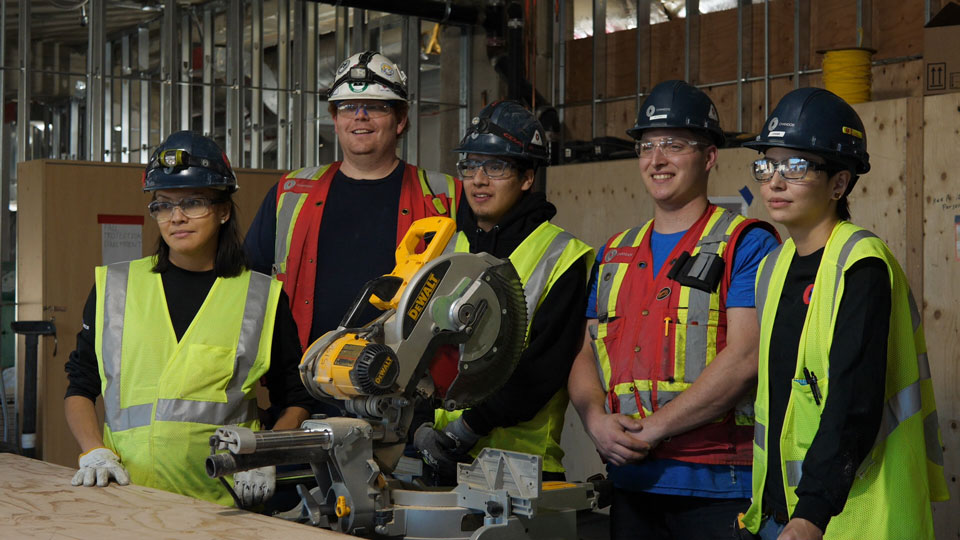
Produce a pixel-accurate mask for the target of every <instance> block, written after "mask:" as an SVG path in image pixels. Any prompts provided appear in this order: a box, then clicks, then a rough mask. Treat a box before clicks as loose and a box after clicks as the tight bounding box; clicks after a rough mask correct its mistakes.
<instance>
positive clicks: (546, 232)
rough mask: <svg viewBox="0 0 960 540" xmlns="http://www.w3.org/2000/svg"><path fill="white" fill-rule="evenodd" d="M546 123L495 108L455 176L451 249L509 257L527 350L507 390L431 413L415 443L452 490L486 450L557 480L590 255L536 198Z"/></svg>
mask: <svg viewBox="0 0 960 540" xmlns="http://www.w3.org/2000/svg"><path fill="white" fill-rule="evenodd" d="M545 143H546V141H545V132H544V129H543V126H541V125H540V122H538V121H537V119H536V117H535V116H534V115H533V114H532V113H531V112H530V111H529V110H527V109H526V108H524V107H523V105H521V104H520V103H517V102H514V101H498V102H495V103H492V104H490V105H488V106H486V107H485V108H484V109H483V110H481V111H480V114H478V115H477V116H476V117H475V118H474V119H473V124H472V125H471V127H470V128H469V129H468V130H467V133H466V134H465V135H464V137H463V139H462V140H461V141H460V145H459V146H458V147H457V148H456V149H455V150H456V151H457V152H460V153H461V156H462V157H461V159H460V161H459V162H458V163H457V170H458V171H459V174H460V177H461V178H462V179H463V183H464V192H465V198H466V200H467V204H466V205H461V206H460V208H459V210H458V212H457V226H458V228H459V229H460V232H459V233H458V235H457V237H456V250H457V251H459V252H469V253H480V252H487V253H490V254H492V255H494V256H496V257H501V258H509V259H510V261H511V262H512V263H513V265H514V267H516V269H517V273H518V274H519V275H520V279H521V281H522V283H523V286H524V294H525V296H526V303H527V320H528V326H527V347H526V349H525V350H524V351H523V353H522V355H521V357H520V361H519V364H518V366H517V368H516V370H515V371H514V373H513V375H512V376H511V378H510V379H509V380H508V381H507V383H505V384H504V386H503V387H502V388H501V389H500V390H498V391H497V392H496V393H494V394H493V395H492V396H490V397H489V398H488V399H487V400H486V401H484V402H483V403H481V404H480V405H478V406H476V407H473V408H470V409H467V410H463V411H452V412H449V411H446V410H443V409H437V410H436V413H435V417H434V423H433V424H430V423H425V424H423V425H422V426H421V427H420V428H419V429H418V430H417V432H416V435H415V437H414V442H415V445H416V446H417V448H418V449H419V450H420V451H421V453H422V455H423V457H424V459H425V460H426V461H427V462H428V463H430V464H432V465H434V466H436V467H437V469H438V471H439V473H440V481H441V483H444V484H451V483H452V482H453V480H454V474H455V471H456V467H455V465H456V463H457V462H461V461H471V460H472V457H475V456H476V455H477V454H478V453H479V452H480V450H482V449H483V448H487V447H491V448H498V449H504V450H512V451H519V452H526V453H531V454H539V455H540V456H542V457H543V479H544V480H561V479H563V476H564V469H563V466H562V464H561V459H562V458H563V450H561V449H560V434H561V430H562V429H563V417H564V413H565V412H566V409H567V401H568V397H567V392H566V380H567V374H568V373H569V371H570V365H571V364H572V363H573V358H574V356H575V355H576V353H577V350H578V346H579V341H580V339H579V336H580V335H581V334H582V333H583V328H582V326H583V319H582V318H581V317H580V316H579V314H580V313H582V312H583V309H584V308H585V307H586V284H587V276H588V275H589V272H590V266H591V265H592V263H593V249H592V248H591V247H590V246H588V245H587V244H585V243H583V242H581V241H580V240H578V239H577V238H575V237H574V236H573V235H572V234H570V233H568V232H566V231H564V230H563V229H561V228H560V227H557V226H556V225H553V224H552V223H550V218H552V217H553V216H554V215H555V214H556V213H557V209H556V207H554V206H553V205H552V204H551V203H549V202H548V201H547V199H546V197H545V196H544V194H543V193H540V192H535V191H533V183H534V174H535V172H536V170H537V168H538V167H539V166H542V165H545V164H546V163H547V161H548V154H547V148H546V144H545Z"/></svg>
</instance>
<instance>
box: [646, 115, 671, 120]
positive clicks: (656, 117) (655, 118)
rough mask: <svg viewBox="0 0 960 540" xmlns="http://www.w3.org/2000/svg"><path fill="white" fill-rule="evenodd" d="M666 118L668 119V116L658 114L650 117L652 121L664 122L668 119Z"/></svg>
mask: <svg viewBox="0 0 960 540" xmlns="http://www.w3.org/2000/svg"><path fill="white" fill-rule="evenodd" d="M666 117H667V115H666V114H656V115H653V116H651V117H650V120H663V119H664V118H666Z"/></svg>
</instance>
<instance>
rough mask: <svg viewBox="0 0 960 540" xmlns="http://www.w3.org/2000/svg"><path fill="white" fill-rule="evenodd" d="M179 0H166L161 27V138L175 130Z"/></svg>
mask: <svg viewBox="0 0 960 540" xmlns="http://www.w3.org/2000/svg"><path fill="white" fill-rule="evenodd" d="M176 21H177V0H165V1H164V3H163V20H162V21H161V22H162V25H161V27H160V139H161V140H162V139H165V138H166V137H167V135H169V134H170V133H171V132H173V126H174V120H173V119H174V117H175V111H174V107H175V104H174V102H173V100H174V92H173V81H174V72H175V70H176V63H177V61H176V59H175V58H174V55H175V53H176V47H175V45H174V44H175V43H176V42H177V26H176Z"/></svg>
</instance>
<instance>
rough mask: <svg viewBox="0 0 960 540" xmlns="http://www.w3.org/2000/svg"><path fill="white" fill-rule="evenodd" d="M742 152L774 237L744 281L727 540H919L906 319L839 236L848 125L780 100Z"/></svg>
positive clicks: (919, 460)
mask: <svg viewBox="0 0 960 540" xmlns="http://www.w3.org/2000/svg"><path fill="white" fill-rule="evenodd" d="M744 146H748V147H750V148H754V149H756V150H758V151H760V152H763V156H762V157H761V158H760V159H757V160H756V161H755V162H754V163H753V176H754V178H755V179H756V181H757V182H759V183H760V193H761V196H762V198H763V201H764V203H765V205H766V207H767V209H768V210H769V212H770V216H771V218H773V220H774V221H776V222H778V223H781V224H783V225H784V226H786V228H787V230H788V232H789V233H790V238H789V239H788V240H787V241H786V242H784V244H783V245H782V246H781V247H780V248H779V249H777V250H776V251H773V252H771V253H770V254H769V255H768V256H767V257H766V258H765V259H764V260H763V262H762V263H761V266H760V269H759V271H758V272H757V288H756V298H757V315H758V317H759V319H760V348H759V362H760V364H759V374H758V384H759V386H758V389H757V398H756V406H755V412H756V427H755V433H754V448H753V502H752V505H751V506H750V508H749V509H748V510H747V513H746V514H745V515H741V518H740V523H739V526H740V535H741V537H742V538H762V539H775V538H779V539H781V540H788V539H804V540H806V539H820V538H828V539H831V538H833V539H846V538H870V539H872V540H878V539H879V540H882V539H901V538H912V539H920V538H930V539H932V538H933V523H932V515H931V508H930V502H931V500H944V499H946V498H947V497H948V494H947V491H946V485H945V482H944V477H943V455H942V451H941V446H940V432H939V428H938V426H937V415H936V405H935V403H934V399H933V387H932V385H931V381H930V368H929V365H928V363H927V355H926V345H925V343H924V338H923V328H922V326H921V324H920V323H921V321H920V315H919V312H918V311H917V306H916V303H915V302H914V299H913V296H912V295H911V292H910V287H909V285H908V284H907V281H906V278H905V277H904V273H903V270H902V269H901V268H900V265H899V264H898V263H897V260H896V259H895V258H894V256H893V255H892V254H891V252H890V249H889V248H888V247H887V245H886V244H884V242H883V241H882V240H880V239H879V238H877V237H876V235H874V234H873V233H871V232H869V231H867V230H865V229H862V228H860V227H857V226H856V225H853V224H852V223H850V221H849V219H850V211H849V206H848V202H847V196H848V195H849V194H850V192H851V190H852V189H853V186H854V184H856V181H857V178H858V176H859V175H861V174H865V173H866V172H867V171H869V170H870V161H869V156H868V154H867V141H866V134H865V133H864V128H863V123H862V122H861V121H860V117H859V116H858V115H857V113H856V111H854V110H853V108H852V107H850V106H849V105H848V104H847V103H846V102H844V101H843V100H842V99H840V98H839V97H837V96H836V95H834V94H832V93H830V92H828V91H826V90H822V89H818V88H801V89H799V90H794V91H793V92H790V93H789V94H787V95H786V96H785V97H784V98H783V99H782V100H781V101H780V103H779V104H778V105H777V107H776V109H774V111H773V113H772V114H771V116H770V118H768V119H767V122H766V124H765V125H764V128H763V131H762V132H761V134H760V135H759V136H758V137H757V138H756V140H755V141H751V142H749V143H747V144H745V145H744Z"/></svg>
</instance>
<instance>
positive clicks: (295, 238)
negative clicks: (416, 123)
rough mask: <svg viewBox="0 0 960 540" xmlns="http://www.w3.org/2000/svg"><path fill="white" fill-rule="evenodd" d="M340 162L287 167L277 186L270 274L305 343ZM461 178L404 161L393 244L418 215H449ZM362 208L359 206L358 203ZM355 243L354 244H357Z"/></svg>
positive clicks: (308, 332) (452, 213) (459, 187)
mask: <svg viewBox="0 0 960 540" xmlns="http://www.w3.org/2000/svg"><path fill="white" fill-rule="evenodd" d="M340 164H341V162H339V161H337V162H335V163H332V164H330V165H322V166H320V167H307V168H304V169H299V170H296V171H291V172H289V173H287V174H286V175H284V177H283V178H281V179H280V182H279V184H278V186H277V234H276V243H275V250H274V267H273V274H274V275H275V276H276V277H277V279H279V280H281V281H283V290H284V291H285V292H286V293H287V296H288V297H289V298H290V308H291V311H292V312H293V318H294V320H295V321H296V322H297V329H298V332H299V335H300V344H301V345H302V346H303V347H304V348H306V347H307V345H309V343H308V340H309V339H310V329H311V327H312V326H311V325H312V322H313V306H312V303H313V301H314V288H315V285H316V284H315V281H316V278H317V270H316V266H314V265H315V264H316V263H317V261H318V253H317V249H318V242H319V235H320V223H321V221H322V220H323V208H324V203H325V202H326V200H327V193H329V191H330V184H331V181H332V180H333V177H334V175H336V173H337V171H338V170H339V169H340ZM462 190H463V184H462V183H461V182H460V181H459V180H457V179H455V178H453V177H452V176H450V175H446V174H442V173H435V172H429V171H425V170H423V169H419V168H417V167H415V166H413V165H410V164H407V165H406V167H405V169H404V172H403V182H402V185H401V187H400V200H399V208H398V209H397V244H399V243H400V240H401V239H403V236H404V234H406V232H407V229H409V228H410V225H411V224H412V223H413V222H414V221H416V220H418V219H422V218H426V217H433V216H447V217H451V218H455V217H456V215H457V212H456V204H457V201H458V200H459V199H460V193H461V192H462ZM358 210H360V211H362V209H358ZM358 249H359V247H358Z"/></svg>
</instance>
